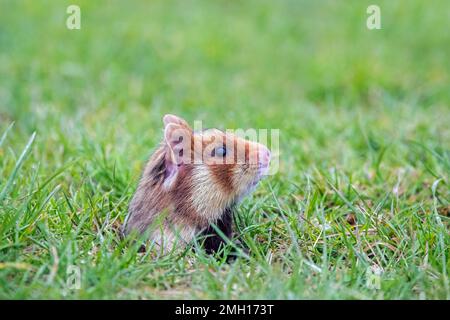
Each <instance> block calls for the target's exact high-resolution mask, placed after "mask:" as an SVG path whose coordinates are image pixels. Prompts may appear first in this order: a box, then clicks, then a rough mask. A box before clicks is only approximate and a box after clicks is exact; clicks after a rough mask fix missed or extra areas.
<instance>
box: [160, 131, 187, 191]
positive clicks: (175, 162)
mask: <svg viewBox="0 0 450 320" xmlns="http://www.w3.org/2000/svg"><path fill="white" fill-rule="evenodd" d="M191 138H192V136H191V131H190V130H188V129H186V128H185V127H183V126H181V125H179V124H175V123H169V124H167V125H166V126H165V128H164V142H165V144H166V145H167V148H168V150H167V151H168V152H167V153H166V160H165V161H166V175H165V181H164V184H165V186H166V187H167V188H170V187H171V186H172V184H173V183H174V181H175V180H176V176H177V174H178V171H179V169H180V167H181V165H182V164H184V163H187V161H190V159H191Z"/></svg>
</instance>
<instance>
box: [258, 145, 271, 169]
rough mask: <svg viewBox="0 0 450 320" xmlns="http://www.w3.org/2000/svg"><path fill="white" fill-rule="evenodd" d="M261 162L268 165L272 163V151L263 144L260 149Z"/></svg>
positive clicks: (265, 165)
mask: <svg viewBox="0 0 450 320" xmlns="http://www.w3.org/2000/svg"><path fill="white" fill-rule="evenodd" d="M259 163H260V165H262V166H264V167H267V166H269V163H270V151H269V149H267V148H266V147H265V146H261V147H260V150H259Z"/></svg>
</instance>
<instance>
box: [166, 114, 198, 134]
mask: <svg viewBox="0 0 450 320" xmlns="http://www.w3.org/2000/svg"><path fill="white" fill-rule="evenodd" d="M163 122H164V127H167V126H168V125H169V124H171V123H173V124H177V125H179V126H182V127H184V128H186V129H188V130H191V127H190V126H189V124H188V123H187V122H186V120H184V119H182V118H180V117H177V116H175V115H173V114H166V115H165V116H164V117H163ZM191 131H192V130H191Z"/></svg>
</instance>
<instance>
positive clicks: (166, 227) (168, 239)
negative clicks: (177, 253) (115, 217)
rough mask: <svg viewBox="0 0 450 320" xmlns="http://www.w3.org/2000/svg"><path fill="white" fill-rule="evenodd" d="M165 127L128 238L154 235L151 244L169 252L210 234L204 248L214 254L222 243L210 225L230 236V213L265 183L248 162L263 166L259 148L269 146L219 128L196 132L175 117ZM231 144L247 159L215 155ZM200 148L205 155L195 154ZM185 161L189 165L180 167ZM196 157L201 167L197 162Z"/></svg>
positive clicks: (144, 178) (138, 194) (135, 204)
mask: <svg viewBox="0 0 450 320" xmlns="http://www.w3.org/2000/svg"><path fill="white" fill-rule="evenodd" d="M164 124H165V139H164V142H163V143H162V144H161V145H160V146H159V147H158V148H157V149H156V151H155V152H154V153H153V155H152V156H151V157H150V159H149V161H148V163H147V166H146V167H145V169H144V173H143V175H142V177H141V179H140V182H139V185H138V187H137V190H136V193H135V195H134V197H133V199H132V201H131V203H130V206H129V215H128V217H127V219H126V221H125V223H124V233H125V234H129V233H131V232H133V231H136V232H137V233H140V234H142V233H144V232H146V231H150V234H149V236H150V239H151V240H153V241H154V242H155V243H156V244H157V245H159V246H161V247H162V248H163V250H164V251H168V250H170V249H172V248H173V246H174V245H175V244H176V245H177V247H182V246H183V244H185V243H189V242H190V241H191V240H192V239H193V238H194V236H195V235H196V234H199V233H201V232H206V233H207V234H209V233H210V234H212V235H213V236H212V237H211V238H210V239H209V240H208V239H207V240H205V248H206V249H207V252H212V251H215V250H217V249H218V247H219V245H220V244H221V243H222V241H220V240H219V239H218V238H217V237H218V235H217V234H216V233H215V231H214V228H212V227H211V226H210V225H211V224H212V223H217V225H218V226H219V228H220V230H222V231H223V232H224V234H225V235H226V236H231V224H232V210H231V208H232V207H233V206H234V204H235V203H236V202H237V201H238V200H239V199H240V198H241V197H242V196H243V195H245V193H246V192H247V191H248V190H249V189H250V188H251V187H252V186H254V184H255V182H257V181H258V180H259V179H260V173H259V171H258V164H255V163H250V162H249V159H250V158H251V157H250V155H254V159H256V160H257V161H259V160H258V159H259V152H260V149H261V148H265V147H264V146H262V145H260V144H258V143H255V142H250V141H246V140H243V139H240V138H237V137H235V136H233V135H230V134H225V133H224V132H222V131H219V130H217V129H209V130H205V131H203V132H200V133H196V132H193V131H192V129H191V128H190V127H189V125H188V124H187V122H186V121H184V120H183V119H181V118H178V117H176V116H172V115H167V116H165V117H164ZM176 133H181V134H182V137H180V138H179V137H178V135H176ZM183 140H184V141H183ZM227 142H228V143H229V144H230V145H228V146H225V147H226V148H227V149H230V150H232V149H234V150H236V149H237V148H238V147H241V148H242V149H241V150H245V152H244V153H243V154H237V153H236V152H234V157H233V159H231V160H234V161H232V162H233V163H225V158H220V159H218V157H216V156H214V154H212V153H211V150H213V149H214V150H215V148H218V147H221V146H223V145H225V144H226V143H227ZM195 145H200V146H201V150H195V148H194V146H195ZM189 151H190V154H191V156H190V157H188V155H187V152H189ZM195 152H197V154H196V153H195ZM199 153H200V154H199ZM183 156H185V157H186V158H187V159H188V160H190V161H188V162H181V163H179V162H177V161H178V160H179V159H180V158H182V157H183ZM195 157H200V159H201V160H202V162H201V163H194V162H193V160H194V159H195ZM158 218H164V219H163V221H161V223H162V225H161V227H162V228H159V227H158V226H153V225H154V224H155V223H156V222H157V221H158ZM152 228H153V229H152ZM205 230H206V231H205ZM178 238H179V239H178ZM180 240H181V242H180ZM177 241H178V242H177ZM178 244H181V245H178Z"/></svg>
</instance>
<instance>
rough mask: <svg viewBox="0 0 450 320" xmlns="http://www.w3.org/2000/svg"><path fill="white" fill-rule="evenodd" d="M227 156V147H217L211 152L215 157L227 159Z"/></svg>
mask: <svg viewBox="0 0 450 320" xmlns="http://www.w3.org/2000/svg"><path fill="white" fill-rule="evenodd" d="M226 155H227V149H226V148H225V146H222V147H217V148H215V149H213V151H212V152H211V156H213V157H225V156H226Z"/></svg>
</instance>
